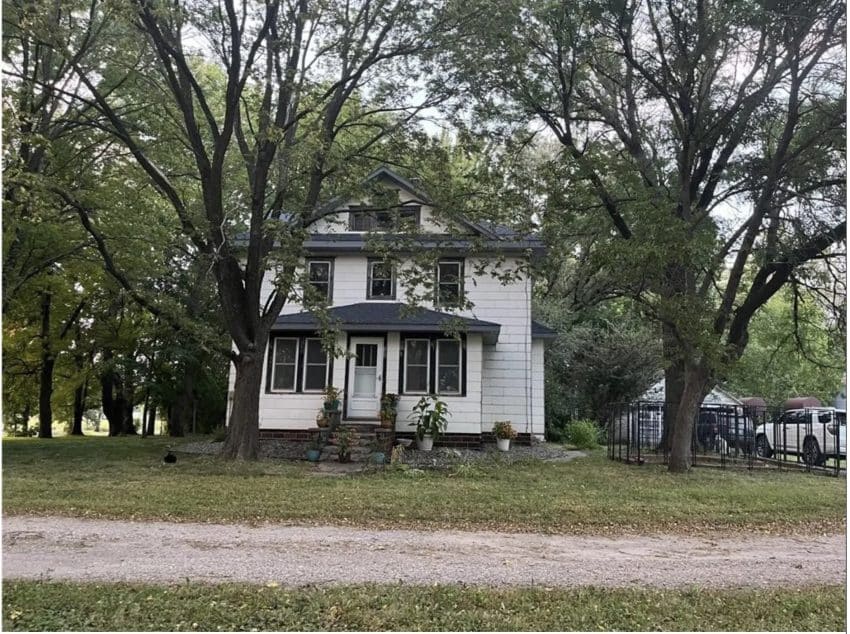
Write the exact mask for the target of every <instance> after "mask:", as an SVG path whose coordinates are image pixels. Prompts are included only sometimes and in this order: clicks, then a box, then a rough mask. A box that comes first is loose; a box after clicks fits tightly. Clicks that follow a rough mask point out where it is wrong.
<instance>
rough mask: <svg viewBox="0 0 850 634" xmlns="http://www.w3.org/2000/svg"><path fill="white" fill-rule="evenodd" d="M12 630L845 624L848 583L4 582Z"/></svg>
mask: <svg viewBox="0 0 850 634" xmlns="http://www.w3.org/2000/svg"><path fill="white" fill-rule="evenodd" d="M3 589H4V597H3V627H4V629H5V630H7V631H12V630H29V631H39V630H54V631H61V630H72V631H80V630H101V631H127V630H130V631H138V630H188V631H192V630H198V631H205V630H206V631H214V630H234V631H245V630H273V631H287V630H301V631H305V630H306V631H315V630H320V631H339V630H349V631H351V630H354V631H380V630H396V631H413V630H424V631H428V630H431V631H435V630H437V631H442V630H491V631H494V630H495V631H512V630H532V631H535V630H536V631H539V630H549V631H569V630H583V631H588V630H643V631H645V630H679V631H683V630H691V631H693V630H696V631H700V630H703V631H704V630H708V631H720V630H723V631H729V630H733V631H734V630H743V631H765V630H782V631H788V630H797V631H845V622H846V614H845V604H844V589H843V588H842V587H839V586H835V587H814V588H805V589H781V590H773V589H771V590H741V589H732V590H722V591H720V590H697V589H693V590H675V591H673V590H652V589H616V590H612V589H601V588H580V589H551V588H525V589H510V590H504V589H493V588H476V587H457V586H431V587H422V586H400V585H371V586H336V587H310V588H283V587H265V586H248V585H201V584H185V585H179V586H145V585H127V584H65V583H44V582H7V583H5V584H4V588H3Z"/></svg>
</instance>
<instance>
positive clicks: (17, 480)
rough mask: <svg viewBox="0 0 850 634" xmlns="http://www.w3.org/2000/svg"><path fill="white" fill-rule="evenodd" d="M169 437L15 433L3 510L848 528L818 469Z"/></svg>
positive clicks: (460, 523)
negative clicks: (327, 463) (448, 466)
mask: <svg viewBox="0 0 850 634" xmlns="http://www.w3.org/2000/svg"><path fill="white" fill-rule="evenodd" d="M176 442H180V441H175V440H173V439H168V438H146V439H142V438H55V439H52V440H39V439H8V440H4V441H3V485H4V486H3V510H4V513H6V514H55V515H71V516H83V517H98V518H122V519H162V520H169V521H223V522H231V521H234V522H264V521H274V522H291V523H323V524H336V525H355V526H364V527H377V528H381V527H410V528H434V529H437V528H441V529H446V528H455V529H494V530H504V531H517V532H524V531H539V532H550V533H575V534H582V533H584V534H587V533H602V534H604V533H627V532H641V533H647V532H661V531H679V532H693V531H700V532H702V531H713V530H717V529H741V530H751V531H753V530H754V531H771V532H785V533H787V532H797V531H800V532H802V531H826V530H843V529H844V523H845V487H846V480H845V479H843V478H841V479H838V478H829V477H823V476H815V475H811V474H807V473H788V472H784V473H780V472H776V471H759V472H754V473H748V472H746V471H744V472H741V471H732V470H728V471H721V470H715V469H695V470H694V471H693V472H692V473H690V474H687V475H683V476H673V475H670V474H668V473H667V471H666V470H665V469H664V467H661V466H652V465H644V466H640V467H637V466H629V465H624V464H620V463H616V462H611V461H609V460H607V459H606V457H605V455H604V452H603V451H596V452H594V453H592V454H591V455H590V456H588V457H586V458H580V459H577V460H574V461H572V462H569V463H551V462H549V463H544V462H540V461H527V462H521V463H516V464H513V465H510V466H508V465H506V464H503V463H501V462H500V461H499V460H498V459H495V460H494V461H493V462H491V463H486V464H482V465H475V466H471V467H465V468H461V469H455V470H450V471H447V472H446V471H443V472H436V471H433V472H432V471H425V472H424V473H423V472H420V473H416V472H412V473H411V472H407V473H405V472H398V471H384V472H373V473H364V474H359V475H355V476H348V477H342V478H330V477H314V476H311V475H309V473H310V471H311V469H312V468H313V467H312V465H310V464H309V463H307V462H288V463H284V462H275V461H261V462H257V463H252V464H244V463H227V462H224V461H222V460H220V459H218V458H214V457H208V456H190V455H185V454H180V455H179V458H178V462H177V464H175V465H164V464H163V463H162V460H161V459H162V456H163V454H164V453H165V448H166V446H167V445H169V444H174V443H176Z"/></svg>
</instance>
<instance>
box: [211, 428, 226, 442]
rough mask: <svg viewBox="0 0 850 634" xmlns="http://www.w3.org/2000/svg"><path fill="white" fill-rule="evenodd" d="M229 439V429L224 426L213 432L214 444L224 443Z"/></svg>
mask: <svg viewBox="0 0 850 634" xmlns="http://www.w3.org/2000/svg"><path fill="white" fill-rule="evenodd" d="M226 438H227V427H225V426H224V425H218V426H217V427H216V428H215V429H213V431H212V440H213V442H224V440H225V439H226Z"/></svg>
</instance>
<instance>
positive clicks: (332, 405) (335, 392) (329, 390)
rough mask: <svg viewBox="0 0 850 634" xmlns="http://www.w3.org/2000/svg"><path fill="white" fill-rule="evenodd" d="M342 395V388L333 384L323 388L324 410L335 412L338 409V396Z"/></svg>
mask: <svg viewBox="0 0 850 634" xmlns="http://www.w3.org/2000/svg"><path fill="white" fill-rule="evenodd" d="M341 395H342V390H340V389H339V388H337V387H334V386H333V385H329V386H327V387H326V388H325V411H328V412H335V411H337V410H338V409H339V397H340V396H341Z"/></svg>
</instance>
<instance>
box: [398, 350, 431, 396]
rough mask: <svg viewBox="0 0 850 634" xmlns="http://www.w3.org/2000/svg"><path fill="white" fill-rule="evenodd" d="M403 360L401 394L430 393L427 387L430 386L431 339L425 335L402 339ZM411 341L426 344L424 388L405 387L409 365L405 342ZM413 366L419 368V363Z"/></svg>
mask: <svg viewBox="0 0 850 634" xmlns="http://www.w3.org/2000/svg"><path fill="white" fill-rule="evenodd" d="M403 341H404V346H403V355H404V356H403V361H402V377H401V387H402V388H403V389H402V390H401V393H402V394H411V395H414V394H415V395H417V396H418V395H422V394H430V393H431V392H430V391H429V390H428V388H429V387H430V386H431V339H429V338H427V337H409V338H405V339H403ZM413 341H424V342H425V344H426V346H427V352H426V355H425V389H424V390H408V389H407V378H408V376H407V368H408V365H409V359H410V355H409V354H408V352H407V344H408V343H409V342H413ZM414 367H417V368H421V367H422V365H421V364H416V365H415V366H414Z"/></svg>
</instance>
